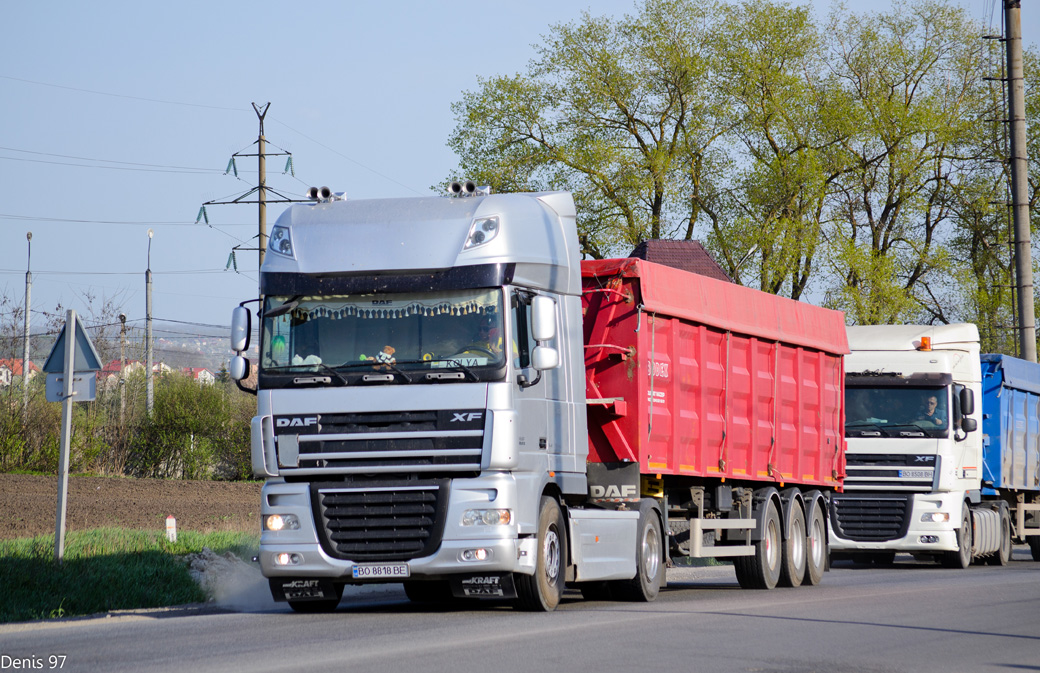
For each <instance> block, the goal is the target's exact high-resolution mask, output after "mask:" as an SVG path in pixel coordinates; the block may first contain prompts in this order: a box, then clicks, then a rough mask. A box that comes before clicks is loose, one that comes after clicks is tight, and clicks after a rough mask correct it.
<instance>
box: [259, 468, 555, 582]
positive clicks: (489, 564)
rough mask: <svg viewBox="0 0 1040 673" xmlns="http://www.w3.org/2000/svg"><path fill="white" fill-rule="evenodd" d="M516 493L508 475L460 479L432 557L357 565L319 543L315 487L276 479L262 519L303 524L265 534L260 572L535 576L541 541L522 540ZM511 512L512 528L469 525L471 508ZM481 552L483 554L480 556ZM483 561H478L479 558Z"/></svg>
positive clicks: (342, 577)
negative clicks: (371, 570)
mask: <svg viewBox="0 0 1040 673" xmlns="http://www.w3.org/2000/svg"><path fill="white" fill-rule="evenodd" d="M515 503H516V489H515V483H514V481H513V480H512V479H511V478H510V477H508V476H507V475H489V476H483V477H478V478H476V479H466V480H461V479H460V480H456V481H455V482H454V483H453V484H452V486H451V489H450V492H449V496H448V505H447V510H446V513H445V523H444V530H443V534H442V537H441V541H440V544H439V545H438V546H437V547H436V549H435V550H434V551H433V553H431V554H429V555H426V556H423V557H420V558H413V559H409V560H406V561H392V560H389V559H388V560H387V561H386V562H381V561H371V562H369V561H366V562H358V563H355V562H353V561H349V560H344V559H339V558H335V557H333V556H331V555H329V554H328V553H327V552H326V550H325V549H324V548H323V547H322V544H321V542H320V541H319V533H318V530H317V528H316V525H317V524H316V517H315V515H314V513H313V511H312V507H313V506H314V505H313V500H312V494H311V488H310V485H309V484H306V483H285V482H280V481H271V482H268V483H267V484H265V485H264V488H263V493H262V505H261V518H262V519H263V520H265V521H266V519H267V517H268V515H271V514H280V515H282V516H286V515H294V516H295V518H296V521H297V522H298V524H299V527H298V528H295V529H292V530H286V529H283V530H279V531H271V530H266V529H265V530H263V531H262V533H261V537H260V553H259V555H258V556H259V561H260V568H261V570H262V572H263V574H264V576H265V577H321V578H328V579H331V580H333V581H334V582H340V583H354V582H357V583H380V582H400V581H401V580H402V579H403V577H401V576H400V575H397V576H393V575H388V576H386V577H380V578H368V577H366V578H364V579H358V578H355V577H354V567H355V565H358V566H371V565H381V566H391V565H392V566H395V569H396V572H398V573H399V572H400V570H401V566H402V565H404V566H407V577H408V578H414V579H435V578H442V577H447V576H450V575H460V574H471V573H504V572H520V573H524V574H529V575H530V574H533V573H534V569H535V550H536V541H535V539H534V538H533V537H524V538H521V537H520V536H519V533H518V530H519V527H518V525H517V523H516V521H515V512H516V507H515ZM481 508H495V509H512V510H513V512H514V520H513V522H512V523H511V524H508V525H491V526H483V525H480V526H464V525H462V517H463V513H464V512H465V511H466V510H468V509H481ZM478 550H479V553H477V552H478ZM478 559H479V560H478Z"/></svg>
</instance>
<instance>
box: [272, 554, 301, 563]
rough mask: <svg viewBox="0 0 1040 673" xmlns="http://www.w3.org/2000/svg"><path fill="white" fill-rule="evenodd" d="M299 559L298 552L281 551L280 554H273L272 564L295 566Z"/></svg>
mask: <svg viewBox="0 0 1040 673" xmlns="http://www.w3.org/2000/svg"><path fill="white" fill-rule="evenodd" d="M301 560H302V559H301V558H300V555H299V554H288V553H286V552H282V553H281V554H275V557H274V564H275V565H278V566H295V565H299V564H300V561H301Z"/></svg>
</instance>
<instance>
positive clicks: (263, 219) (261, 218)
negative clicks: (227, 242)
mask: <svg viewBox="0 0 1040 673" xmlns="http://www.w3.org/2000/svg"><path fill="white" fill-rule="evenodd" d="M270 108H271V104H270V103H264V104H263V105H257V104H256V103H253V110H255V111H256V117H257V120H258V121H259V122H260V133H259V135H258V136H257V139H256V148H257V151H256V154H250V153H244V152H235V153H234V154H232V155H231V161H230V162H229V163H228V170H227V171H226V172H231V171H232V170H234V172H235V175H236V176H237V175H238V168H237V167H236V165H235V158H237V157H256V158H257V163H258V164H259V168H260V178H259V183H258V184H257V186H256V187H253V188H252V189H250V190H249V191H247V192H246V193H245V194H242V195H240V196H238V197H237V198H234V199H232V200H230V201H206V202H205V203H203V204H202V209H201V210H200V211H199V217H198V218H197V219H196V220H195V221H196V222H198V220H199V219H201V218H203V217H205V218H206V222H207V223H208V222H209V216H208V215H207V214H206V206H226V205H232V204H242V203H250V204H252V203H255V204H257V205H258V206H259V211H260V212H259V213H258V225H259V226H258V229H259V232H258V242H257V247H256V248H242V247H239V246H235V248H234V250H257V251H258V252H259V253H260V264H259V266H263V264H264V252H265V251H266V250H267V204H269V203H308V202H310V199H292V198H289V197H288V196H285V195H284V194H282V193H281V192H278V191H277V190H274V189H271V188H270V187H268V186H267V157H277V156H283V157H289V159H288V161H287V162H286V170H287V171H288V170H290V169H291V167H292V153H291V152H284V151H283V152H268V151H267V138H266V137H265V136H264V118H265V117H266V116H267V111H268V110H269V109H270ZM269 192H270V194H268V193H269ZM253 194H256V200H249V197H250V196H252V195H253ZM270 195H274V197H276V198H270ZM258 268H259V267H258Z"/></svg>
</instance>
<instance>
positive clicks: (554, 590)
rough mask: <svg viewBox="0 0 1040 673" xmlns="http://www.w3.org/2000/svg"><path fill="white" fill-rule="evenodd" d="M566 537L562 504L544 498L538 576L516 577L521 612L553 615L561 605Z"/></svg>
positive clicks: (536, 563) (540, 512)
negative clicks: (527, 611) (561, 510)
mask: <svg viewBox="0 0 1040 673" xmlns="http://www.w3.org/2000/svg"><path fill="white" fill-rule="evenodd" d="M565 536H566V533H564V526H563V513H562V512H560V505H559V504H558V503H557V502H556V501H555V500H553V499H552V498H550V497H547V496H542V504H541V507H540V508H539V513H538V558H537V560H536V561H535V568H534V575H524V574H520V573H518V574H517V575H516V594H517V598H516V606H517V607H518V608H520V609H521V610H530V611H534V612H552V611H553V610H555V609H556V606H557V605H559V604H560V598H561V597H562V596H563V585H564V560H563V554H564V550H566V549H567V544H566V541H567V540H566V537H565Z"/></svg>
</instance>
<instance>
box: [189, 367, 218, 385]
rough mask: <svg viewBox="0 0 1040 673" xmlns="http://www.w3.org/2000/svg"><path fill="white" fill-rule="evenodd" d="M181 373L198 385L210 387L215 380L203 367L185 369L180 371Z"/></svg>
mask: <svg viewBox="0 0 1040 673" xmlns="http://www.w3.org/2000/svg"><path fill="white" fill-rule="evenodd" d="M181 373H183V374H187V375H188V376H190V377H191V378H192V379H193V380H195V381H197V382H198V383H199V385H205V386H211V385H213V383H214V382H215V381H216V380H217V377H216V376H214V375H213V372H211V371H210V370H208V369H206V368H205V367H185V368H184V369H182V370H181Z"/></svg>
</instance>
